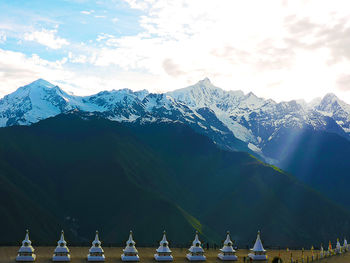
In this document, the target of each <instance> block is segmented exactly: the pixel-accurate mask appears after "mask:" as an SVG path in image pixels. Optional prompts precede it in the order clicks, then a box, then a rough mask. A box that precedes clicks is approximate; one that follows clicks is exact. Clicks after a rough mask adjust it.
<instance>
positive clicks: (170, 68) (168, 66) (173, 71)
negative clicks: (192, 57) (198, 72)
mask: <svg viewBox="0 0 350 263" xmlns="http://www.w3.org/2000/svg"><path fill="white" fill-rule="evenodd" d="M162 66H163V69H164V70H165V72H166V73H168V74H169V75H170V76H173V77H178V76H181V75H184V74H185V72H183V71H182V70H180V68H179V65H177V64H175V63H174V61H173V60H172V59H170V58H167V59H164V61H163V64H162Z"/></svg>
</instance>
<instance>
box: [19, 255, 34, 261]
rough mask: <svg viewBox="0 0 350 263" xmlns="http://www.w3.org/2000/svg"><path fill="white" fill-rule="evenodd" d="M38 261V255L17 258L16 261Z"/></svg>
mask: <svg viewBox="0 0 350 263" xmlns="http://www.w3.org/2000/svg"><path fill="white" fill-rule="evenodd" d="M35 259H36V255H32V256H17V257H16V261H18V262H33V261H35Z"/></svg>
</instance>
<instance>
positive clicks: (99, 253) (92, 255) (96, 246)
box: [87, 231, 105, 262]
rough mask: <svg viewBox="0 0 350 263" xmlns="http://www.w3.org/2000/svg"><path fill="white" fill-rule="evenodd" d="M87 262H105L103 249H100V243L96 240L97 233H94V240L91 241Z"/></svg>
mask: <svg viewBox="0 0 350 263" xmlns="http://www.w3.org/2000/svg"><path fill="white" fill-rule="evenodd" d="M87 260H88V261H95V262H96V261H98V262H101V261H105V255H104V251H103V248H102V247H101V241H100V239H99V238H98V231H96V235H95V240H94V241H92V246H91V248H90V249H89V255H88V256H87Z"/></svg>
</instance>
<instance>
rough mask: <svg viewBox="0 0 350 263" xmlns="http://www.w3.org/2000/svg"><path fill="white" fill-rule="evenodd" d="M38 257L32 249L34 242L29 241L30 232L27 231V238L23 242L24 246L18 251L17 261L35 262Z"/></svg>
mask: <svg viewBox="0 0 350 263" xmlns="http://www.w3.org/2000/svg"><path fill="white" fill-rule="evenodd" d="M35 258H36V255H35V254H34V248H33V247H32V241H30V239H29V231H28V230H26V236H25V238H24V240H23V241H22V246H21V247H20V249H19V250H18V254H17V257H16V261H35Z"/></svg>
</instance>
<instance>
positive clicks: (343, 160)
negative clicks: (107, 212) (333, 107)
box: [267, 129, 350, 207]
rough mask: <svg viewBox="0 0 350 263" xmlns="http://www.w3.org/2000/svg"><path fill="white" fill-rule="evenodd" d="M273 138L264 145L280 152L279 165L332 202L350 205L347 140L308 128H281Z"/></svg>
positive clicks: (349, 167)
mask: <svg viewBox="0 0 350 263" xmlns="http://www.w3.org/2000/svg"><path fill="white" fill-rule="evenodd" d="M276 138H278V139H277V140H276V141H274V143H271V144H270V145H268V147H267V149H268V150H269V151H270V153H271V154H274V155H278V156H280V158H281V162H280V163H279V166H280V167H282V168H283V169H285V170H287V171H289V172H290V173H292V174H293V175H295V176H296V177H298V178H299V179H300V180H301V181H303V182H305V183H307V184H309V185H310V186H311V187H313V188H314V189H317V190H319V191H320V192H322V193H324V194H325V195H327V196H328V197H329V198H331V199H332V200H334V201H335V202H338V203H340V204H343V205H345V206H347V207H350V196H349V178H350V176H349V172H350V162H349V156H350V141H349V140H347V139H345V138H343V137H341V136H339V135H337V134H335V133H326V132H321V131H313V130H309V129H304V130H301V131H300V130H292V131H288V130H281V131H280V132H279V135H278V136H276ZM282 142H284V145H285V146H284V147H281V145H282Z"/></svg>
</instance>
